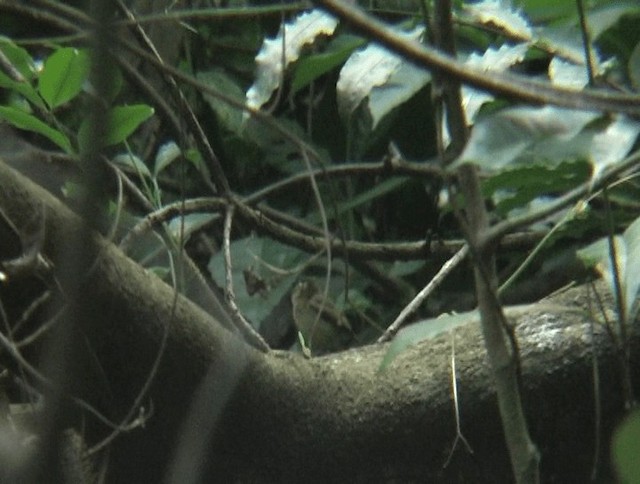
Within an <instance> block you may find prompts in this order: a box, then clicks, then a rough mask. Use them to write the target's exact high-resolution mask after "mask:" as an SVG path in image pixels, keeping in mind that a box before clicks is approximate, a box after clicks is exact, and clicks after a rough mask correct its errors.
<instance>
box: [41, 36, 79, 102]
mask: <svg viewBox="0 0 640 484" xmlns="http://www.w3.org/2000/svg"><path fill="white" fill-rule="evenodd" d="M88 75H89V53H88V51H86V50H78V49H73V48H71V47H64V48H61V49H58V50H56V51H55V52H54V53H53V54H51V55H50V56H49V57H48V58H47V60H46V61H45V63H44V69H43V70H42V73H41V74H40V80H39V84H38V88H39V91H40V95H41V96H42V98H43V99H44V100H45V101H46V103H47V105H48V106H49V107H50V108H51V109H54V108H56V107H58V106H60V105H61V104H64V103H66V102H68V101H70V100H71V99H73V98H74V97H75V96H77V95H78V94H79V93H80V91H81V90H82V85H83V84H84V82H85V81H86V80H87V76H88Z"/></svg>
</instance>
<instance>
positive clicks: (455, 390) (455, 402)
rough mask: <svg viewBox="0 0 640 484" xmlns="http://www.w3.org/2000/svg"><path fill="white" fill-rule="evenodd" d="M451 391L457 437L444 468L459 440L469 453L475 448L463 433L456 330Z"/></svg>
mask: <svg viewBox="0 0 640 484" xmlns="http://www.w3.org/2000/svg"><path fill="white" fill-rule="evenodd" d="M451 391H452V392H453V408H454V412H455V418H456V438H455V439H454V441H453V445H452V446H451V450H450V451H449V455H448V456H447V460H446V461H445V463H444V464H443V465H442V468H443V469H444V468H446V467H447V466H448V465H449V463H450V462H451V458H452V457H453V453H454V452H455V450H456V447H457V446H458V442H462V443H463V444H464V446H465V447H466V449H467V452H469V454H473V449H472V448H471V445H469V442H468V441H467V439H466V438H465V436H464V435H463V434H462V426H461V425H460V403H459V401H458V381H457V378H456V332H455V330H453V331H451Z"/></svg>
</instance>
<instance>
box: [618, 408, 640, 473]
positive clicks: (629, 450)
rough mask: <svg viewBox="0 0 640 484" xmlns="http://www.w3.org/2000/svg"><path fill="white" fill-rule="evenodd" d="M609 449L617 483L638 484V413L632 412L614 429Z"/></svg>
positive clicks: (639, 464) (639, 468)
mask: <svg viewBox="0 0 640 484" xmlns="http://www.w3.org/2000/svg"><path fill="white" fill-rule="evenodd" d="M611 447H612V448H611V453H612V456H613V464H614V466H615V468H616V471H617V475H618V478H619V479H620V481H619V482H625V483H632V482H640V459H638V456H639V455H640V411H638V410H635V411H634V412H632V413H631V414H630V415H629V416H628V417H627V418H626V419H625V420H624V421H623V422H622V424H621V425H620V426H619V427H618V428H617V429H616V431H615V433H614V434H613V439H612V445H611Z"/></svg>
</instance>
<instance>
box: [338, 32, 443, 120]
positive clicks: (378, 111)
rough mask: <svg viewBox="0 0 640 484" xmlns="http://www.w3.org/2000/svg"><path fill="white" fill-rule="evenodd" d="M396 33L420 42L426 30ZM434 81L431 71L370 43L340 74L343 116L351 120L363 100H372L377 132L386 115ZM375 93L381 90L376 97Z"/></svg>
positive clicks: (353, 55) (352, 58)
mask: <svg viewBox="0 0 640 484" xmlns="http://www.w3.org/2000/svg"><path fill="white" fill-rule="evenodd" d="M396 30H397V31H398V33H399V34H401V35H402V36H403V37H405V38H406V39H408V40H416V41H417V40H419V39H420V38H422V36H423V35H424V27H416V28H415V29H413V30H412V31H410V32H406V31H403V30H401V29H399V28H397V29H396ZM430 79H431V75H430V74H429V72H428V71H426V70H424V69H420V68H418V67H415V66H414V65H413V64H411V63H409V62H407V61H406V60H404V59H403V58H402V57H400V56H397V55H395V54H392V53H391V52H390V51H389V50H387V49H386V48H384V47H382V46H380V45H378V44H370V45H368V46H367V47H366V48H364V49H361V50H359V51H356V52H354V53H353V54H352V55H351V57H350V58H349V60H348V61H347V62H346V63H345V64H344V66H343V67H342V69H341V71H340V78H339V79H338V83H337V85H336V91H337V96H338V109H339V111H340V115H341V116H342V118H343V119H349V117H350V116H351V114H352V113H353V112H354V111H355V110H356V109H357V108H358V106H359V105H360V104H361V103H362V101H363V100H365V99H366V98H369V110H370V113H371V116H372V121H373V125H372V129H373V128H375V126H376V124H377V123H378V122H379V121H380V119H382V117H384V115H385V114H387V113H388V112H389V111H391V110H392V109H393V108H395V107H397V106H399V105H400V104H402V103H403V102H405V101H406V100H407V99H409V98H410V97H411V96H412V95H413V94H415V93H416V92H417V91H418V90H420V89H421V88H422V87H423V86H424V85H425V84H426V83H427V82H429V80H430ZM374 91H377V93H376V97H374V96H373V94H374Z"/></svg>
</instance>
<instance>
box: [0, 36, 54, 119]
mask: <svg viewBox="0 0 640 484" xmlns="http://www.w3.org/2000/svg"><path fill="white" fill-rule="evenodd" d="M0 51H1V52H2V53H3V54H4V55H5V57H6V58H7V59H8V61H9V62H10V63H11V66H13V67H14V68H15V69H16V70H17V71H18V73H19V74H20V75H21V76H22V77H23V78H24V81H20V80H16V79H14V78H12V77H10V76H8V75H7V74H6V73H5V72H3V70H0V87H4V88H6V89H10V90H13V91H15V92H17V93H19V94H21V95H22V96H23V97H24V98H25V99H27V100H28V101H29V102H31V103H33V104H34V105H36V106H38V107H44V103H43V102H42V99H41V98H40V96H39V95H38V92H37V91H36V90H35V89H34V87H33V86H32V85H31V82H30V81H32V80H33V79H34V78H35V76H36V67H35V63H34V62H33V59H32V58H31V56H30V55H29V53H28V52H27V51H26V50H25V49H23V48H22V47H18V46H17V45H15V44H14V43H13V42H12V41H11V40H10V39H7V38H6V37H2V36H0Z"/></svg>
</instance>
